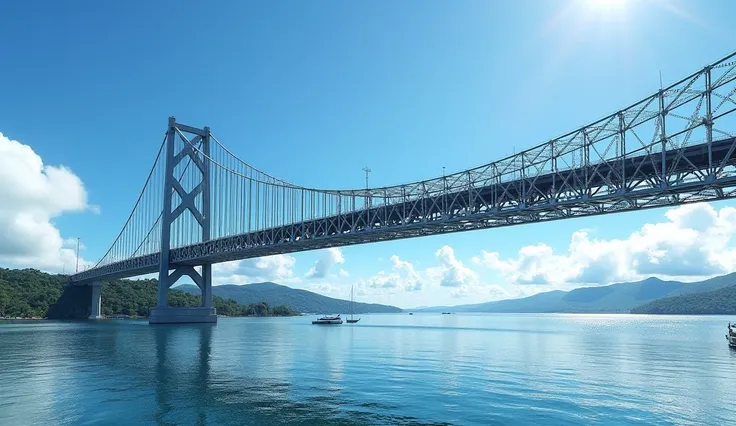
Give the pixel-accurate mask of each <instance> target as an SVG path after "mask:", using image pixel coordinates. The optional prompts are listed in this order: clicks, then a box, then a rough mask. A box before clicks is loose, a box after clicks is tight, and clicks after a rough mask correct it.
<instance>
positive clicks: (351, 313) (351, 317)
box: [350, 284, 353, 319]
mask: <svg viewBox="0 0 736 426" xmlns="http://www.w3.org/2000/svg"><path fill="white" fill-rule="evenodd" d="M350 319H353V285H352V284H351V285H350Z"/></svg>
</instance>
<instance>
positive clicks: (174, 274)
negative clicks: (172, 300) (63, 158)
mask: <svg viewBox="0 0 736 426" xmlns="http://www.w3.org/2000/svg"><path fill="white" fill-rule="evenodd" d="M177 138H180V139H181V141H182V142H183V145H181V149H179V145H178V144H177V143H176V142H177ZM195 147H199V148H198V149H195ZM198 150H199V151H198ZM200 151H201V152H200ZM202 154H204V155H202ZM209 155H210V129H209V127H204V128H202V129H198V128H194V127H190V126H185V125H181V124H177V123H176V119H175V118H174V117H169V127H168V131H167V136H166V150H165V156H166V157H165V158H166V160H165V162H166V163H165V167H166V172H165V177H164V192H163V194H164V197H163V200H164V205H163V213H162V215H161V253H160V256H161V257H160V263H159V275H158V302H157V304H156V307H155V308H153V309H152V310H151V315H150V317H149V320H148V322H149V324H181V323H215V322H217V312H216V310H215V307H214V306H213V303H212V265H211V264H200V265H196V264H187V265H182V264H175V263H173V262H172V259H171V255H170V253H171V248H172V247H171V243H172V235H171V229H172V224H174V223H175V222H176V221H177V219H179V220H182V219H183V218H182V214H184V213H185V212H186V210H189V213H191V216H192V217H193V222H194V223H195V226H198V228H199V229H200V230H201V241H203V242H204V241H209V239H210V231H211V228H210V161H209V159H208V158H209ZM187 159H188V160H190V162H189V164H188V165H187V167H190V166H191V167H193V168H194V173H195V174H199V175H201V178H200V179H199V182H198V183H196V184H195V185H193V187H192V188H187V187H186V186H185V185H184V182H183V180H182V176H183V173H182V174H180V173H178V169H177V166H179V165H180V163H182V162H184V161H186V160H187ZM180 169H181V168H180ZM184 169H185V170H186V167H185V168H184ZM175 171H177V173H175ZM177 175H179V176H178V177H177ZM190 186H191V185H190ZM175 194H178V197H177V198H178V199H179V200H180V202H179V205H178V206H173V205H172V204H173V203H172V201H173V199H174V195H175ZM200 195H201V197H200V198H199V199H198V198H197V197H198V196H200ZM172 208H173V210H172ZM195 267H199V268H200V270H199V271H198V270H197V269H195ZM184 275H186V276H188V277H190V278H191V279H192V281H194V283H195V284H196V285H197V286H198V287H199V289H200V291H201V292H202V305H201V306H199V307H196V308H176V307H171V306H169V304H168V301H167V296H168V292H169V288H170V287H171V286H172V285H174V284H175V283H176V282H177V281H178V280H179V278H181V277H182V276H184Z"/></svg>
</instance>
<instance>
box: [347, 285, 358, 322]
mask: <svg viewBox="0 0 736 426" xmlns="http://www.w3.org/2000/svg"><path fill="white" fill-rule="evenodd" d="M353 311H354V309H353V286H350V319H348V320H347V322H348V324H355V323H356V322H358V321H360V318H358V319H353Z"/></svg>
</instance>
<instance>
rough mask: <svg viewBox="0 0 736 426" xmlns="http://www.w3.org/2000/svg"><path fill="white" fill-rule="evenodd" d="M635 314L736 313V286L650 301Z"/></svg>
mask: <svg viewBox="0 0 736 426" xmlns="http://www.w3.org/2000/svg"><path fill="white" fill-rule="evenodd" d="M631 313H633V314H672V315H736V286H730V287H725V288H721V289H718V290H714V291H708V292H705V293H694V294H684V295H681V296H675V297H666V298H664V299H658V300H655V301H653V302H649V303H647V304H645V305H642V306H639V307H637V308H634V309H632V310H631Z"/></svg>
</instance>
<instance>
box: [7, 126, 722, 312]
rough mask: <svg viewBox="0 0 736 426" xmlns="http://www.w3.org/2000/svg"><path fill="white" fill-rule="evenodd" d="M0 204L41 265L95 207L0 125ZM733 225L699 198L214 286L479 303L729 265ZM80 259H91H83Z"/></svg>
mask: <svg viewBox="0 0 736 426" xmlns="http://www.w3.org/2000/svg"><path fill="white" fill-rule="evenodd" d="M0 203H1V204H0V230H2V232H0V264H2V265H5V266H9V267H18V268H24V267H30V268H37V269H41V270H44V271H48V272H61V271H62V269H64V267H65V266H66V267H67V268H71V267H72V265H74V263H75V262H76V253H75V246H74V244H75V243H76V240H74V239H70V238H67V239H65V238H64V237H63V236H62V234H61V231H60V230H59V229H58V228H57V227H56V225H55V224H54V223H53V219H54V218H56V217H59V216H61V215H64V214H70V213H84V212H93V213H99V211H98V209H97V208H95V207H94V206H91V205H90V204H89V202H88V196H87V191H86V190H85V187H84V184H83V182H82V181H81V179H80V178H79V177H78V176H76V175H75V174H74V173H73V172H72V171H71V170H70V169H68V168H66V167H64V166H52V165H46V164H44V162H43V160H42V158H41V157H40V156H39V155H38V154H37V153H36V152H35V151H34V150H33V149H32V148H31V147H30V146H28V145H24V144H23V143H21V142H18V141H15V140H11V139H9V138H8V137H6V136H4V135H3V134H2V133H0ZM734 233H736V208H735V207H730V206H727V207H723V208H721V209H719V210H716V209H715V208H714V207H713V206H712V205H710V204H707V203H699V204H689V205H682V206H679V207H674V208H670V209H668V210H665V212H664V215H663V220H662V221H660V222H657V223H646V224H644V225H642V226H641V227H640V228H639V229H638V230H636V231H635V232H633V233H631V234H630V235H628V236H627V237H625V238H618V239H598V238H595V236H594V232H592V231H590V230H584V229H583V230H578V231H576V232H574V233H573V234H572V235H571V237H570V242H569V245H568V247H567V250H566V251H560V252H555V250H553V248H552V247H551V246H549V245H548V243H545V242H539V243H537V244H534V245H527V246H524V247H521V248H519V250H518V252H517V254H516V255H515V256H512V257H506V258H504V257H502V256H501V254H500V253H498V252H490V251H485V250H482V251H481V252H480V253H478V254H477V255H475V256H472V257H470V258H469V259H460V258H458V256H457V255H456V254H455V250H454V249H453V247H451V246H450V245H443V246H441V247H439V248H437V249H436V251H435V252H434V258H433V262H434V263H433V264H432V265H429V266H426V267H424V268H418V267H416V266H415V264H414V262H413V261H412V260H410V259H406V258H405V256H401V257H400V256H399V255H398V254H393V255H392V256H391V257H390V262H391V264H390V268H384V269H381V270H378V271H376V272H375V273H373V275H370V276H357V277H352V275H351V274H350V273H349V271H348V270H347V269H346V268H344V265H345V264H346V258H345V256H344V253H343V252H342V250H340V249H339V248H336V247H335V248H330V249H326V250H321V251H320V252H318V259H317V260H316V261H315V262H314V263H313V264H312V266H311V267H309V269H308V270H307V271H306V273H303V274H299V273H297V271H296V269H297V258H296V257H294V256H292V255H287V254H281V255H275V256H268V257H263V258H257V259H246V260H240V261H233V262H226V263H222V264H218V265H215V266H214V267H213V279H214V281H215V284H246V283H251V282H262V281H273V282H277V283H280V284H287V285H293V286H296V287H302V288H306V289H309V290H312V291H316V292H319V293H323V294H327V295H330V296H335V297H345V296H346V295H347V294H349V284H354V285H355V286H356V287H357V293H358V295H360V296H361V297H362V298H363V300H365V301H375V302H379V303H386V302H391V301H392V300H400V299H401V298H402V297H403V298H404V300H416V301H417V302H420V301H421V300H422V297H421V296H420V295H422V294H431V293H437V294H439V293H442V294H443V297H447V298H457V299H466V300H467V299H468V298H472V299H473V300H474V301H477V302H485V301H490V300H498V299H503V298H508V297H520V296H527V295H531V294H534V293H538V292H541V291H549V290H553V289H571V288H575V287H581V286H591V285H605V284H610V283H614V282H622V281H631V280H637V279H642V278H645V277H649V276H658V277H660V278H676V279H681V280H695V279H703V278H707V277H710V276H714V275H719V274H724V273H729V272H733V271H734V270H735V269H736V248H734V247H732V246H731V239H732V237H733V235H734ZM80 264H81V265H90V264H91V262H89V261H87V260H84V259H81V260H80ZM346 284H348V285H346ZM418 304H421V303H418Z"/></svg>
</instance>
